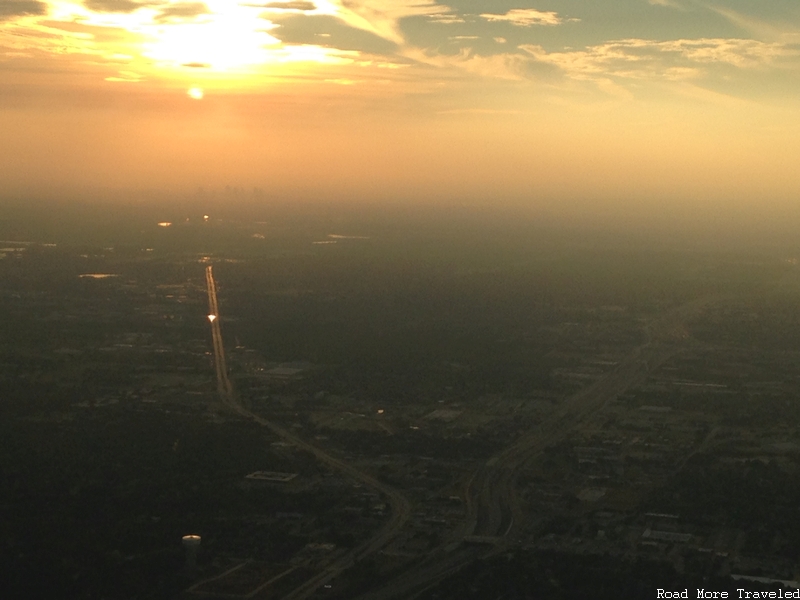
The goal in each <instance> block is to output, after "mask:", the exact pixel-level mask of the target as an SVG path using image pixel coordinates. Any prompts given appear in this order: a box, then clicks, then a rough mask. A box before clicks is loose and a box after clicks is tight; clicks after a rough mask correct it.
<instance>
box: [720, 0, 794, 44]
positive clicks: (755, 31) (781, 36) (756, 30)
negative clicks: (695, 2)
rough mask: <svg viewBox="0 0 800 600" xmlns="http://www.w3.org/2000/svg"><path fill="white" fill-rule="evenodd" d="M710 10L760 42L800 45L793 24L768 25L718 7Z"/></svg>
mask: <svg viewBox="0 0 800 600" xmlns="http://www.w3.org/2000/svg"><path fill="white" fill-rule="evenodd" d="M710 8H711V10H713V11H714V12H716V13H717V14H718V15H720V16H722V17H724V18H725V19H727V20H728V21H730V22H731V23H733V24H734V25H736V26H737V27H739V28H741V29H743V30H744V31H747V32H748V33H749V34H750V35H753V36H755V37H758V38H760V39H762V40H772V41H781V42H794V43H800V28H799V27H798V26H797V24H796V23H794V22H793V23H769V22H766V21H762V20H760V19H756V18H754V17H751V16H749V15H743V14H741V13H739V12H736V11H734V10H731V9H728V8H721V7H718V6H715V7H710Z"/></svg>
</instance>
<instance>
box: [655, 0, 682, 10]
mask: <svg viewBox="0 0 800 600" xmlns="http://www.w3.org/2000/svg"><path fill="white" fill-rule="evenodd" d="M647 1H648V2H649V3H650V4H652V5H653V6H664V7H667V8H674V9H676V10H686V8H684V7H683V6H682V5H681V4H678V3H677V2H675V0H647Z"/></svg>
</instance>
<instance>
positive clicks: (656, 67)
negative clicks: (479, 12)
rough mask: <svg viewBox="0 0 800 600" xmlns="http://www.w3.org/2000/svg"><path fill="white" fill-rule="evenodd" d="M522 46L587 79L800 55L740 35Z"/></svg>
mask: <svg viewBox="0 0 800 600" xmlns="http://www.w3.org/2000/svg"><path fill="white" fill-rule="evenodd" d="M519 48H520V49H521V50H523V51H525V52H527V53H528V54H530V55H531V56H533V57H534V59H535V60H536V61H538V62H541V63H547V64H550V65H554V66H556V67H558V68H560V69H561V70H562V71H564V72H565V73H566V74H568V75H569V76H571V77H573V78H575V79H584V80H599V78H608V77H614V78H621V79H666V80H678V79H689V78H694V77H698V76H701V75H703V74H704V72H705V71H704V69H708V68H712V67H714V66H721V65H722V66H731V67H735V68H738V69H754V68H759V67H766V66H769V65H774V64H777V63H779V62H780V61H782V60H791V59H796V58H797V57H798V56H800V49H798V48H796V47H793V46H791V45H788V44H781V43H767V42H760V41H758V40H751V39H737V38H733V39H728V38H701V39H679V40H670V41H663V42H660V41H653V40H644V39H628V40H617V41H611V42H607V43H605V44H600V45H597V46H590V47H588V48H586V49H584V50H573V51H565V52H547V51H546V50H545V49H544V48H542V47H541V46H537V45H533V44H527V45H522V46H520V47H519Z"/></svg>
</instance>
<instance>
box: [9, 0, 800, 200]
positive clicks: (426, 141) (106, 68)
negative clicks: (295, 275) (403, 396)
mask: <svg viewBox="0 0 800 600" xmlns="http://www.w3.org/2000/svg"><path fill="white" fill-rule="evenodd" d="M799 75H800V2H797V0H768V1H766V0H716V1H705V0H606V1H603V2H598V1H588V0H580V1H579V0H542V1H536V2H528V1H513V2H509V1H506V0H493V1H491V2H490V1H487V0H452V1H450V2H448V3H447V4H446V5H444V4H437V3H436V2H433V1H431V0H288V1H284V0H267V1H263V0H261V1H259V0H250V1H243V2H237V1H235V0H207V1H205V2H180V1H175V0H153V1H148V0H141V1H139V0H84V1H83V2H80V1H77V0H0V132H2V133H1V134H0V186H2V188H3V189H4V190H6V191H11V192H19V191H32V192H42V191H48V190H50V191H52V190H58V189H75V188H81V187H87V186H88V187H93V188H101V187H105V188H120V189H122V188H158V187H167V188H170V189H175V190H183V189H194V188H196V187H197V186H201V185H202V186H205V187H206V188H213V187H215V186H224V185H226V184H230V185H236V186H242V187H247V188H250V187H252V186H260V187H262V188H264V189H265V191H266V192H267V193H275V194H280V195H290V196H293V195H296V196H298V197H314V196H316V197H331V198H339V197H346V198H374V199H381V198H387V199H402V198H411V199H417V200H422V201H433V200H436V199H440V198H443V199H455V198H465V199H470V200H475V201H481V202H501V201H506V200H508V201H515V202H526V203H537V202H539V203H550V204H551V205H558V204H559V203H560V204H563V205H569V206H573V207H574V206H588V207H595V208H598V209H605V208H607V207H610V206H632V205H633V204H636V205H637V206H638V205H643V206H663V205H669V206H672V207H675V210H693V209H694V207H697V206H724V205H726V203H728V204H729V205H731V206H738V205H753V206H755V205H765V206H767V205H768V206H783V205H790V204H793V203H796V202H797V201H798V200H800V100H799V99H800V78H799V77H798V76H799Z"/></svg>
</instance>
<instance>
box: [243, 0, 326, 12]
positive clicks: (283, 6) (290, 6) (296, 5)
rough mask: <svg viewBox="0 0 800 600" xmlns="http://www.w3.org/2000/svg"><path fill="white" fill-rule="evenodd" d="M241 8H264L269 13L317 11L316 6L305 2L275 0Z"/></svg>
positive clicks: (304, 0) (301, 0) (303, 0)
mask: <svg viewBox="0 0 800 600" xmlns="http://www.w3.org/2000/svg"><path fill="white" fill-rule="evenodd" d="M243 6H254V7H258V8H266V9H267V10H269V11H270V12H272V11H275V12H292V13H304V12H312V11H315V10H317V5H316V4H314V3H313V2H308V1H307V0H277V1H275V2H267V3H266V4H244V5H243Z"/></svg>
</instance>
